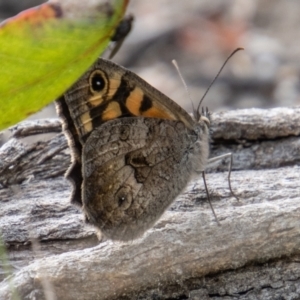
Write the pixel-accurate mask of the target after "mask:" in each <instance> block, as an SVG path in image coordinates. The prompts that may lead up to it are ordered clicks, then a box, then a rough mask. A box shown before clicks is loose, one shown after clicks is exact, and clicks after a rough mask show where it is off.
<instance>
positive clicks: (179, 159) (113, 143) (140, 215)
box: [82, 118, 197, 240]
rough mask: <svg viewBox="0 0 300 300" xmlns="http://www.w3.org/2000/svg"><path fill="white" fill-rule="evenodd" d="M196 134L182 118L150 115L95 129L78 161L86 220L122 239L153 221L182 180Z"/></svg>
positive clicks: (133, 235)
mask: <svg viewBox="0 0 300 300" xmlns="http://www.w3.org/2000/svg"><path fill="white" fill-rule="evenodd" d="M158 121H159V122H158ZM196 139H197V136H196V135H195V132H193V131H192V130H189V129H187V128H186V127H184V126H183V124H182V123H181V122H177V121H169V120H158V119H154V118H124V119H117V120H112V121H109V122H107V123H105V124H103V125H102V126H100V127H99V128H97V129H95V130H94V131H93V132H92V134H91V135H90V136H89V138H88V139H87V141H86V144H85V146H84V148H83V161H82V164H83V175H84V176H83V177H84V181H83V194H82V197H83V209H84V211H85V213H86V215H87V216H88V219H89V221H90V222H91V223H94V224H97V226H98V227H99V228H100V229H101V230H102V231H103V233H104V234H105V235H106V236H108V237H110V238H112V239H122V240H130V239H133V238H136V237H137V236H139V235H140V234H141V233H143V232H144V231H145V230H146V229H148V228H149V227H151V226H152V225H153V223H154V222H155V221H156V220H157V219H158V218H159V217H160V216H161V215H162V213H163V212H164V211H165V209H166V208H167V207H168V206H169V205H170V204H171V202H172V201H173V200H174V198H175V197H176V196H177V195H178V194H179V193H180V192H181V190H182V189H183V188H184V187H185V186H186V184H187V182H188V180H189V178H190V175H191V169H190V168H188V159H189V157H188V155H189V154H188V150H190V148H191V145H192V144H193V143H194V142H195V140H196Z"/></svg>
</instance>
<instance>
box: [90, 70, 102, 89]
mask: <svg viewBox="0 0 300 300" xmlns="http://www.w3.org/2000/svg"><path fill="white" fill-rule="evenodd" d="M105 87H106V80H105V78H104V76H103V74H102V72H101V71H95V72H93V73H92V74H91V76H90V88H91V91H92V93H99V92H101V91H103V89H104V88H105Z"/></svg>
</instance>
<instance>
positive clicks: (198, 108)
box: [196, 48, 244, 120]
mask: <svg viewBox="0 0 300 300" xmlns="http://www.w3.org/2000/svg"><path fill="white" fill-rule="evenodd" d="M240 50H244V48H237V49H235V50H234V51H233V52H232V53H231V54H230V55H229V56H228V57H227V58H226V60H225V62H224V63H223V65H222V67H221V68H220V70H219V72H218V73H217V75H216V76H215V78H214V79H213V81H212V82H211V83H210V85H209V86H208V88H207V90H206V92H205V93H204V95H203V96H202V98H201V100H200V102H199V104H198V107H197V111H196V112H197V118H196V120H198V119H199V117H200V113H199V110H200V107H201V104H202V102H203V100H204V98H205V96H206V95H207V93H208V91H209V90H210V88H211V86H212V85H213V84H214V83H215V81H216V80H217V78H218V77H219V75H220V74H221V72H222V70H223V69H224V67H225V66H226V64H227V62H228V61H229V59H230V58H231V57H232V56H233V55H234V54H235V53H236V52H238V51H240Z"/></svg>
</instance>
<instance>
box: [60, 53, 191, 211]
mask: <svg viewBox="0 0 300 300" xmlns="http://www.w3.org/2000/svg"><path fill="white" fill-rule="evenodd" d="M56 106H57V111H58V114H59V116H60V117H61V118H62V120H63V128H64V131H65V133H66V135H67V137H68V141H69V146H70V148H71V153H72V165H71V166H70V168H69V169H68V171H67V173H66V178H67V179H69V180H70V181H71V183H72V185H73V191H72V195H71V202H72V203H73V204H77V205H79V206H81V205H82V199H81V182H82V180H83V178H82V174H81V164H82V162H81V158H82V147H83V145H84V144H85V142H86V140H87V139H88V137H89V135H90V134H91V132H93V130H95V129H96V128H98V127H99V126H101V125H102V124H104V123H105V122H107V121H109V120H113V119H116V118H127V117H149V118H151V117H152V118H159V119H168V120H178V121H182V122H183V123H184V124H185V126H186V127H188V128H190V129H192V128H193V126H194V121H193V119H192V118H191V117H190V115H189V114H188V113H186V112H185V111H184V110H183V109H182V108H181V107H180V106H179V105H178V104H176V103H175V102H174V101H172V100H171V99H170V98H168V97H167V96H165V95H164V94H162V93H161V92H159V91H158V90H156V89H154V88H153V87H152V86H151V85H149V84H148V83H147V82H145V81H144V80H143V79H141V78H140V77H139V76H137V75H136V74H134V73H132V72H131V71H129V70H126V69H124V68H122V67H121V66H119V65H116V64H114V63H112V62H111V61H108V60H104V59H101V58H100V59H98V60H97V61H96V62H95V64H94V65H93V66H92V67H91V68H90V69H89V70H88V71H87V72H86V73H85V74H84V75H83V76H82V77H81V78H80V79H79V80H78V81H77V82H76V83H75V84H74V85H73V86H72V87H71V88H70V89H69V90H68V91H67V92H66V93H65V94H64V95H63V96H62V97H60V98H59V99H58V100H57V101H56ZM100 138H101V137H100Z"/></svg>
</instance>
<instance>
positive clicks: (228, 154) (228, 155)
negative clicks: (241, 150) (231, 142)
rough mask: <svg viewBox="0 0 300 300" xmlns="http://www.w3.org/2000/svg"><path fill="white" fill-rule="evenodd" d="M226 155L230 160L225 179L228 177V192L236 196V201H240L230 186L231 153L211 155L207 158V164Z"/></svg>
mask: <svg viewBox="0 0 300 300" xmlns="http://www.w3.org/2000/svg"><path fill="white" fill-rule="evenodd" d="M227 157H230V162H229V169H228V176H227V179H228V186H229V190H230V193H231V195H232V196H233V197H234V198H236V200H237V201H240V200H239V198H238V197H237V196H236V195H235V193H234V192H233V190H232V187H231V180H230V176H231V171H232V163H233V157H232V153H231V152H230V153H225V154H222V155H219V156H215V157H212V158H210V159H209V160H208V164H213V163H215V162H216V161H220V160H222V159H224V158H227Z"/></svg>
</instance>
